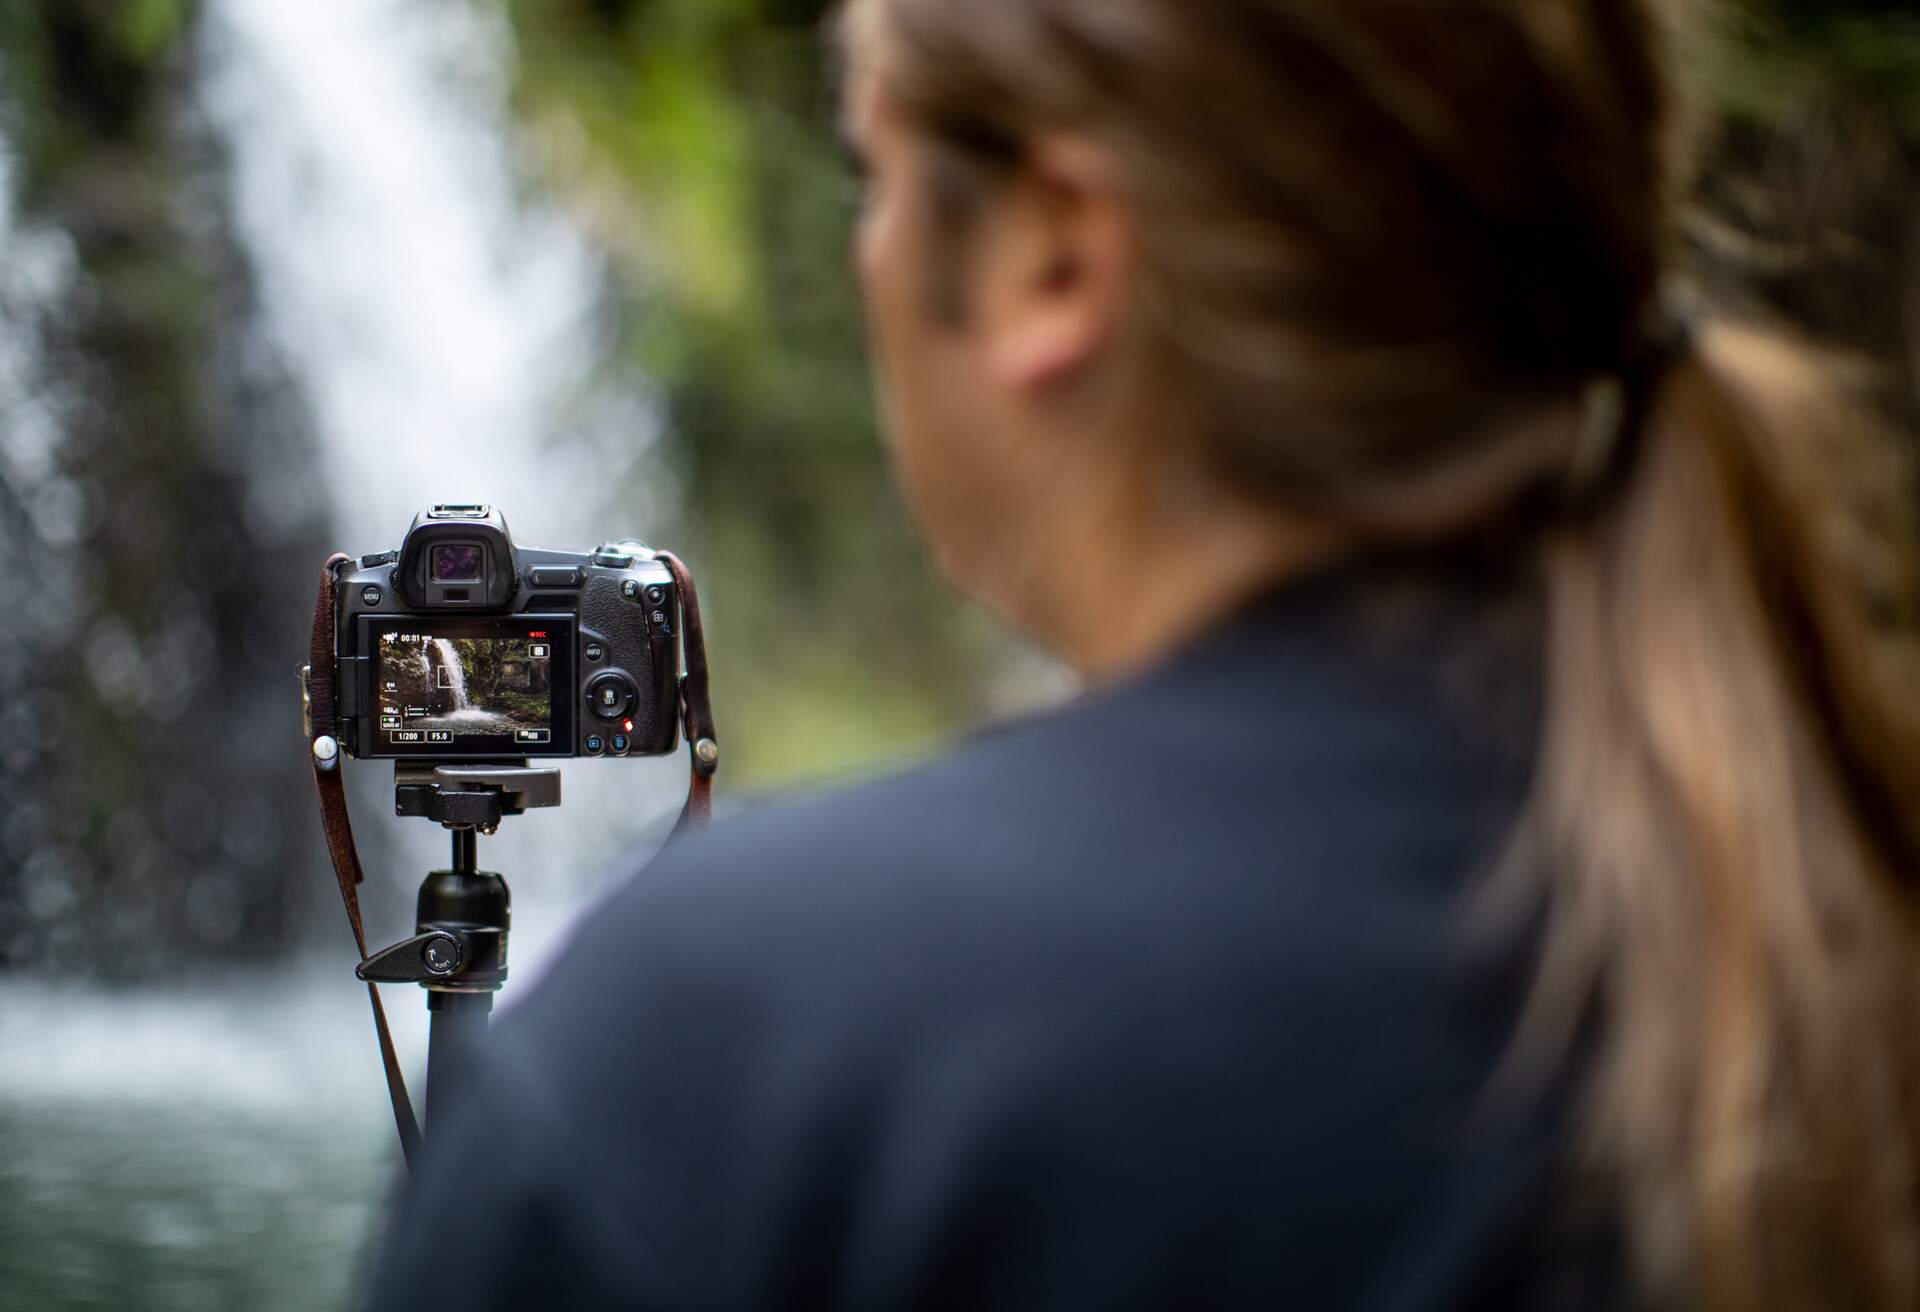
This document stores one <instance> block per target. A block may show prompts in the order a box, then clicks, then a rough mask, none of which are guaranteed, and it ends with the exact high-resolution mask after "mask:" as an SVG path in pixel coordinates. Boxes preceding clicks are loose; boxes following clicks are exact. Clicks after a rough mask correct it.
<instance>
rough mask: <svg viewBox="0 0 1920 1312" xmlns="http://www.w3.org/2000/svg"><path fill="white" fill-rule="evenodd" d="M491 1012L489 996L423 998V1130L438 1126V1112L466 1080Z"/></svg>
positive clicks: (433, 993) (432, 994) (435, 993)
mask: <svg viewBox="0 0 1920 1312" xmlns="http://www.w3.org/2000/svg"><path fill="white" fill-rule="evenodd" d="M492 1011H493V994H491V993H442V992H439V991H429V992H428V994H427V1015H428V1025H429V1029H428V1036H427V1129H428V1130H429V1132H431V1131H432V1129H433V1128H434V1127H435V1126H437V1125H439V1124H440V1113H441V1110H442V1109H443V1108H444V1107H445V1106H446V1103H447V1101H448V1098H449V1097H450V1096H451V1095H452V1094H453V1092H454V1090H456V1089H457V1088H459V1086H460V1083H461V1081H462V1080H463V1079H465V1077H466V1070H467V1066H468V1064H469V1063H470V1062H471V1061H472V1060H473V1058H474V1056H475V1055H476V1054H477V1053H478V1052H479V1050H480V1044H481V1042H482V1041H483V1039H484V1038H485V1035H486V1032H487V1017H488V1015H489V1013H491V1012H492Z"/></svg>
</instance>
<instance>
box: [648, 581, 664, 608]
mask: <svg viewBox="0 0 1920 1312" xmlns="http://www.w3.org/2000/svg"><path fill="white" fill-rule="evenodd" d="M666 601H667V590H666V589H665V588H663V587H661V586H660V585H659V584H658V583H656V584H654V585H653V586H652V587H650V588H648V589H647V605H649V606H664V605H665V604H666Z"/></svg>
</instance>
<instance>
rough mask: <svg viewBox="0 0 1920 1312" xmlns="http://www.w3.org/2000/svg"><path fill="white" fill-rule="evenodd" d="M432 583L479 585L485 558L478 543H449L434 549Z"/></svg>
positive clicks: (432, 555)
mask: <svg viewBox="0 0 1920 1312" xmlns="http://www.w3.org/2000/svg"><path fill="white" fill-rule="evenodd" d="M430 554H431V559H432V561H433V581H434V582H435V583H479V582H481V570H482V568H483V562H484V560H485V557H484V556H483V555H482V554H481V551H480V546H479V544H478V543H469V542H449V543H446V544H444V545H441V546H437V547H434V548H433V550H432V552H431V553H430Z"/></svg>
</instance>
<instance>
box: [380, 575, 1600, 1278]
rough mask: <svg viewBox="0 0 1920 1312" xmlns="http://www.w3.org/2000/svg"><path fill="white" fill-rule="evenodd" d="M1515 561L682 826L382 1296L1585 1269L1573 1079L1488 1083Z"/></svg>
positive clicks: (1520, 964) (461, 1115) (1516, 689)
mask: <svg viewBox="0 0 1920 1312" xmlns="http://www.w3.org/2000/svg"><path fill="white" fill-rule="evenodd" d="M1516 595H1517V594H1516V593H1515V590H1513V589H1508V588H1498V589H1496V588H1491V587H1489V586H1488V585H1487V584H1486V583H1485V581H1484V580H1483V579H1480V578H1478V577H1477V576H1474V575H1471V574H1460V573H1447V572H1445V571H1439V570H1431V569H1429V570H1420V569H1413V568H1404V567H1384V566H1371V567H1356V568H1350V569H1346V570H1342V571H1337V572H1334V573H1331V574H1329V575H1327V576H1325V577H1322V578H1320V579H1318V580H1315V581H1311V582H1308V583H1306V584H1303V585H1298V586H1294V587H1292V588H1289V589H1287V590H1286V591H1284V592H1282V593H1279V594H1277V595H1275V596H1273V597H1271V598H1268V599H1267V600H1265V601H1263V602H1262V603H1260V604H1258V605H1256V606H1254V607H1252V608H1250V609H1248V610H1247V611H1246V612H1244V613H1243V614H1241V615H1239V616H1238V617H1237V618H1236V619H1234V620H1233V621H1232V622H1230V623H1228V624H1226V625H1225V626H1223V627H1222V628H1220V629H1218V630H1217V631H1215V632H1213V633H1211V634H1209V635H1208V636H1206V637H1205V638H1203V639H1202V640H1200V641H1198V642H1196V643H1195V644H1193V645H1192V646H1190V647H1189V648H1188V649H1187V650H1186V651H1184V652H1183V653H1181V654H1180V655H1179V656H1178V657H1177V658H1175V659H1173V660H1171V661H1169V662H1167V663H1166V664H1165V665H1164V666H1162V667H1161V668H1159V669H1157V670H1155V671H1153V672H1151V673H1149V674H1147V675H1145V676H1143V677H1141V678H1139V679H1136V680H1134V681H1132V682H1130V683H1128V684H1126V685H1124V686H1120V687H1116V688H1113V689H1109V690H1105V691H1100V692H1096V693H1092V694H1089V695H1087V696H1085V697H1083V698H1081V699H1080V700H1078V701H1076V702H1074V703H1073V704H1071V705H1069V706H1067V707H1065V708H1064V709H1062V710H1059V711H1057V712H1054V713H1051V714H1047V715H1043V716H1040V717H1038V718H1036V719H1033V720H1031V721H1028V722H1025V723H1022V724H1019V725H1016V726H1013V727H1011V728H1006V729H1002V730H999V731H996V732H992V733H989V734H987V735H985V736H982V737H981V738H979V739H978V740H976V741H974V742H972V743H971V744H969V745H967V746H966V747H964V748H963V749H962V750H959V751H957V752H956V753H955V754H953V755H952V756H950V757H948V758H946V759H944V760H941V761H939V762H937V763H935V764H932V765H929V766H927V767H925V768H922V769H918V770H915V771H913V772H912V773H908V774H904V775H901V776H899V777H897V778H891V779H887V780H884V781H882V782H878V783H873V784H869V785H865V786H861V787H857V788H853V789H850V790H847V791H844V792H840V793H837V794H833V795H829V796H821V797H817V798H813V799H810V800H803V801H795V802H788V803H782V804H778V805H773V806H769V807H767V808H765V809H763V810H760V811H758V812H756V813H753V814H750V815H748V816H745V817H743V818H739V819H732V820H728V821H726V822H724V823H722V824H720V825H718V826H716V827H715V828H714V829H712V830H711V831H710V832H709V833H708V834H706V835H703V836H701V837H699V838H698V839H696V840H694V841H690V842H687V843H685V844H684V845H681V846H679V847H678V848H676V849H674V850H671V851H670V852H668V853H667V854H666V855H665V856H663V857H662V858H661V859H660V860H658V861H656V862H655V863H654V864H652V865H651V866H649V867H647V868H646V869H645V870H643V871H642V872H641V873H640V874H639V875H638V876H636V877H635V878H634V879H633V880H632V881H631V882H630V883H629V884H628V885H627V886H625V887H624V888H623V889H622V890H621V891H620V892H619V893H617V894H616V895H615V896H614V897H613V898H612V899H611V900H610V901H609V902H608V903H607V904H606V905H605V906H604V907H603V908H601V909H600V910H599V911H598V912H597V913H595V914H594V915H593V916H592V917H590V919H589V921H588V923H587V925H586V927H585V929H584V930H583V931H582V932H581V933H580V935H579V937H578V939H577V941H576V942H575V943H574V944H573V945H572V947H571V949H570V950H569V952H568V953H567V955H566V958H565V960H564V962H563V963H562V964H561V965H560V966H559V967H558V968H557V969H556V970H555V971H554V973H553V974H552V976H551V977H550V978H549V979H547V980H546V981H544V982H543V983H542V984H541V985H540V986H539V987H538V988H537V989H535V990H534V991H533V992H532V993H531V994H530V995H529V996H527V997H526V999H525V1000H524V1002H523V1003H522V1004H521V1005H520V1006H518V1007H516V1008H514V1009H513V1010H512V1011H511V1012H509V1013H508V1014H507V1015H506V1016H505V1017H503V1019H502V1020H501V1021H500V1023H499V1024H498V1025H497V1027H496V1031H495V1034H494V1035H493V1039H492V1042H490V1044H489V1045H488V1047H489V1051H488V1054H487V1056H486V1058H485V1064H484V1065H483V1066H481V1067H480V1068H478V1069H477V1071H476V1072H475V1073H474V1074H473V1075H472V1076H471V1077H470V1078H468V1079H467V1080H466V1081H464V1086H465V1087H464V1088H463V1090H462V1093H461V1097H460V1101H459V1102H458V1103H457V1104H456V1105H455V1107H454V1109H453V1110H452V1111H451V1112H450V1113H449V1114H448V1115H447V1117H446V1118H445V1119H446V1122H447V1123H446V1124H444V1125H440V1126H429V1127H428V1138H429V1148H428V1152H427V1154H426V1160H425V1163H424V1166H423V1168H422V1169H421V1171H420V1172H419V1175H418V1177H417V1178H416V1179H415V1180H414V1181H413V1183H412V1184H411V1186H410V1187H409V1189H408V1191H407V1192H406V1194H405V1196H404V1198H403V1200H402V1205H401V1207H400V1209H399V1212H398V1216H397V1218H396V1222H395V1224H394V1226H393V1228H392V1230H391V1232H390V1234H389V1236H388V1239H387V1241H386V1243H385V1246H384V1251H383V1253H382V1255H381V1257H380V1259H379V1260H378V1262H377V1264H376V1268H375V1272H374V1276H373V1282H372V1289H371V1293H370V1302H369V1306H371V1307H372V1308H375V1309H382V1310H385V1309H393V1310H395V1312H399V1310H400V1309H408V1310H409V1312H411V1310H412V1309H414V1308H416V1307H418V1306H424V1305H426V1304H424V1303H422V1302H421V1301H420V1300H421V1299H422V1298H428V1299H431V1305H433V1306H443V1307H456V1308H460V1309H464V1310H472V1309H491V1308H508V1307H525V1306H555V1307H558V1306H564V1307H569V1308H645V1309H694V1308H782V1309H790V1308H805V1307H816V1306H819V1307H826V1306H831V1307H839V1308H854V1309H897V1308H916V1307H942V1308H945V1307H954V1308H960V1307H969V1308H996V1309H999V1308H1060V1307H1076V1308H1077V1307H1101V1308H1145V1307H1219V1308H1237V1307H1249V1308H1251V1307H1263V1308H1270V1307H1276V1306H1293V1307H1313V1308H1383V1309H1384V1308H1442V1307H1478V1306H1489V1305H1500V1306H1506V1305H1512V1304H1514V1303H1517V1302H1523V1301H1536V1300H1545V1299H1547V1298H1548V1297H1549V1296H1548V1294H1546V1293H1543V1292H1542V1291H1543V1290H1552V1291H1553V1293H1552V1295H1551V1301H1553V1302H1554V1303H1555V1304H1556V1305H1561V1306H1565V1305H1567V1299H1568V1297H1569V1296H1570V1294H1572V1293H1577V1292H1578V1285H1577V1284H1572V1285H1569V1284H1567V1283H1566V1282H1567V1281H1568V1280H1570V1279H1571V1277H1569V1276H1568V1275H1567V1274H1566V1273H1567V1272H1568V1271H1571V1270H1573V1269H1574V1267H1575V1264H1574V1263H1573V1261H1572V1259H1571V1255H1570V1250H1567V1249H1564V1248H1560V1247H1557V1245H1558V1244H1559V1240H1558V1239H1557V1238H1556V1237H1555V1236H1556V1235H1557V1234H1558V1233H1559V1232H1558V1230H1557V1222H1556V1221H1555V1220H1554V1218H1555V1217H1556V1216H1558V1214H1559V1211H1560V1209H1559V1208H1558V1206H1557V1204H1556V1202H1555V1200H1556V1198H1557V1194H1556V1173H1555V1172H1556V1165H1557V1163H1558V1161H1559V1159H1560V1158H1561V1156H1562V1154H1561V1152H1560V1146H1561V1143H1562V1141H1563V1139H1564V1138H1565V1137H1566V1129H1565V1126H1564V1124H1563V1121H1564V1110H1563V1100H1562V1099H1561V1098H1560V1097H1558V1096H1557V1095H1553V1094H1551V1093H1548V1092H1542V1093H1540V1094H1539V1095H1537V1096H1533V1097H1530V1098H1525V1099H1518V1100H1516V1099H1511V1098H1504V1097H1502V1096H1500V1095H1499V1094H1498V1093H1497V1092H1496V1091H1495V1090H1493V1089H1492V1088H1491V1087H1490V1081H1491V1077H1492V1075H1493V1072H1494V1070H1495V1067H1496V1066H1497V1064H1498V1063H1499V1062H1500V1060H1501V1058H1502V1057H1503V1056H1504V1055H1505V1053H1506V1052H1507V1049H1508V1045H1509V1042H1510V1040H1511V1037H1512V1029H1513V1025H1514V1021H1515V1015H1516V1012H1517V1009H1518V1005H1519V1003H1520V1001H1521V999H1522V996H1523V994H1524V991H1525V988H1526V985H1527V980H1528V975H1527V965H1528V959H1529V956H1530V949H1529V947H1528V945H1527V942H1526V941H1525V935H1524V934H1523V933H1516V935H1514V936H1513V941H1509V942H1504V943H1503V942H1500V941H1498V940H1490V939H1488V938H1487V937H1485V936H1484V935H1476V934H1474V933H1473V932H1471V931H1470V928H1469V925H1468V923H1467V915H1468V912H1469V910H1470V899H1471V898H1472V895H1473V894H1474V893H1475V892H1476V891H1477V890H1478V889H1479V888H1480V887H1481V886H1482V884H1483V880H1484V877H1485V875H1486V874H1487V873H1488V871H1489V870H1490V868H1491V866H1492V865H1493V863H1494V862H1495V861H1496V860H1498V859H1499V858H1500V857H1501V855H1502V854H1503V852H1504V851H1505V850H1506V845H1507V840H1508V839H1509V837H1510V835H1511V833H1512V832H1513V829H1514V826H1515V823H1516V820H1517V818H1518V816H1519V814H1520V811H1521V808H1522V805H1523V802H1524V797H1525V793H1526V790H1527V786H1528V782H1529V774H1530V769H1531V761H1532V756H1533V742H1532V739H1533V736H1534V734H1533V728H1534V721H1533V717H1532V715H1531V712H1530V710H1529V708H1530V707H1532V706H1534V705H1535V704H1536V701H1537V699H1536V693H1537V664H1538V662H1537V655H1536V654H1535V652H1534V650H1533V648H1534V646H1535V645H1536V644H1537V628H1535V627H1533V626H1532V625H1531V623H1530V622H1529V621H1528V620H1527V619H1526V614H1527V607H1526V605H1525V604H1524V602H1515V600H1514V598H1515V596H1516ZM1516 617H1519V618H1516ZM1503 634H1504V635H1505V636H1504V637H1503V636H1502V635H1503ZM1516 634H1517V635H1519V636H1518V640H1515V635H1516ZM1523 921H1524V918H1523ZM1543 1281H1545V1282H1548V1283H1542V1282H1543Z"/></svg>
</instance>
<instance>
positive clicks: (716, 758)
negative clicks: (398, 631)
mask: <svg viewBox="0 0 1920 1312" xmlns="http://www.w3.org/2000/svg"><path fill="white" fill-rule="evenodd" d="M351 560H352V558H351V557H349V556H344V555H336V556H334V557H332V558H331V559H329V560H328V561H327V564H326V568H325V569H324V570H323V571H322V572H321V576H320V597H319V600H317V601H316V602H315V603H314V608H313V640H312V645H311V647H310V649H309V651H308V668H307V675H306V687H307V698H308V715H307V726H306V728H307V746H308V749H309V754H308V759H309V761H310V762H311V764H312V766H313V783H314V788H315V791H316V792H317V793H318V794H319V797H320V824H321V827H322V828H323V829H324V830H325V831H326V836H327V853H328V855H329V856H330V857H332V859H333V873H334V876H335V878H336V879H338V880H339V883H340V900H341V901H342V902H344V903H345V904H346V908H347V921H348V923H349V924H351V925H352V926H353V941H354V946H356V947H357V948H359V950H360V960H361V961H362V962H363V963H364V962H365V961H366V960H367V932H366V928H365V925H364V923H363V922H362V919H361V916H360V892H359V886H360V884H361V883H362V881H364V880H365V878H366V874H365V872H364V871H363V870H362V869H361V867H360V852H359V849H358V848H357V847H356V846H355V845H354V841H353V824H352V821H351V820H350V819H349V818H348V814H347V792H346V787H345V784H344V780H343V779H342V777H341V770H340V748H339V743H338V742H337V741H336V740H335V738H334V737H333V729H334V727H335V725H336V724H337V723H338V716H337V714H336V710H337V706H338V703H337V700H336V698H337V689H336V688H335V687H334V652H335V643H334V584H335V578H336V575H337V572H338V570H339V568H340V566H342V565H345V564H349V563H351ZM660 560H661V562H662V563H663V564H664V565H666V567H667V569H668V571H669V572H670V573H671V574H672V575H673V580H674V583H675V584H676V585H677V586H678V588H679V590H680V600H681V614H682V619H681V647H682V649H683V654H684V659H685V662H686V673H685V676H684V677H683V678H682V679H681V681H680V707H679V710H680V722H681V725H682V726H683V727H684V728H685V730H686V735H687V747H688V750H689V751H690V752H691V753H692V757H693V768H692V779H691V782H690V783H689V785H688V789H687V803H686V806H685V808H684V809H682V811H681V813H680V819H679V821H678V822H677V823H676V824H675V825H674V827H673V833H672V835H671V836H670V837H669V839H668V842H669V843H671V842H673V841H675V840H677V839H678V838H679V837H680V836H681V835H683V834H685V833H686V832H687V831H689V830H690V829H693V828H696V827H698V826H701V825H704V824H706V823H707V821H708V820H710V819H711V818H712V815H713V776H714V774H715V773H716V772H717V771H718V769H719V766H720V746H719V739H718V737H717V736H716V734H715V731H714V725H713V704H712V701H711V692H710V681H709V679H708V677H707V639H706V631H705V630H704V629H703V628H702V626H701V623H700V597H699V593H698V592H697V591H695V589H694V583H693V575H692V574H691V573H690V572H688V570H687V567H686V566H685V565H684V564H682V563H681V561H680V559H679V557H677V556H673V555H669V554H667V553H666V552H661V553H660ZM367 996H368V997H369V998H370V999H371V1000H372V1002H373V1028H374V1031H375V1033H376V1034H377V1035H378V1037H379V1040H380V1063H381V1065H382V1066H384V1067H385V1068H386V1074H387V1096H388V1097H389V1098H390V1099H391V1100H392V1102H393V1120H394V1124H395V1125H396V1126H397V1127H398V1128H399V1131H400V1147H401V1151H402V1152H403V1153H404V1154H405V1155H406V1160H407V1165H408V1166H409V1167H411V1166H412V1165H413V1163H414V1159H415V1157H416V1156H417V1155H418V1153H419V1149H420V1123H419V1121H418V1120H417V1119H416V1118H415V1116H414V1114H413V1101H412V1099H410V1098H409V1097H408V1096H407V1082H406V1078H405V1077H404V1076H403V1075H402V1074H401V1071H400V1058H399V1055H398V1053H397V1052H396V1051H395V1049H394V1046H393V1032H392V1030H391V1029H390V1028H389V1027H388V1025H387V1013H386V1009H385V1008H384V1007H383V1006H382V1005H381V1003H380V990H379V988H378V986H376V985H374V984H372V983H369V984H368V985H367Z"/></svg>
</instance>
